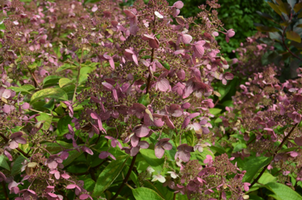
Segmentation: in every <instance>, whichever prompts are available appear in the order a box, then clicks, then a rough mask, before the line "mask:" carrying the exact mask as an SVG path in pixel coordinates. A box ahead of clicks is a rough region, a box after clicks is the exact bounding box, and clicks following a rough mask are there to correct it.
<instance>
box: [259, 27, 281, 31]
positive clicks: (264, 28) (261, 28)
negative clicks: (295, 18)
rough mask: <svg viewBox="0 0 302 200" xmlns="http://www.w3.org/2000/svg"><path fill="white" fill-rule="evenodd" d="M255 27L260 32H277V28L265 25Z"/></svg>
mask: <svg viewBox="0 0 302 200" xmlns="http://www.w3.org/2000/svg"><path fill="white" fill-rule="evenodd" d="M256 29H257V30H258V31H261V32H278V29H276V28H274V27H267V26H257V27H256Z"/></svg>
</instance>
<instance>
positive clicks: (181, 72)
mask: <svg viewBox="0 0 302 200" xmlns="http://www.w3.org/2000/svg"><path fill="white" fill-rule="evenodd" d="M177 77H178V78H179V79H180V80H184V79H185V78H186V72H185V70H183V69H181V70H179V71H178V72H177Z"/></svg>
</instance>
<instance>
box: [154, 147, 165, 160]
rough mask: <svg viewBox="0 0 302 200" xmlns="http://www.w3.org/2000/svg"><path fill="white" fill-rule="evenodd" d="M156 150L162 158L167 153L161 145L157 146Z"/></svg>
mask: <svg viewBox="0 0 302 200" xmlns="http://www.w3.org/2000/svg"><path fill="white" fill-rule="evenodd" d="M154 152H155V156H156V157H157V158H162V157H163V155H164V154H165V150H164V149H163V148H162V147H160V146H155V149H154Z"/></svg>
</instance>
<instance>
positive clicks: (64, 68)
mask: <svg viewBox="0 0 302 200" xmlns="http://www.w3.org/2000/svg"><path fill="white" fill-rule="evenodd" d="M76 68H77V66H75V65H71V64H68V63H64V64H63V65H62V66H61V67H59V68H58V69H57V71H56V72H62V71H64V70H66V69H76Z"/></svg>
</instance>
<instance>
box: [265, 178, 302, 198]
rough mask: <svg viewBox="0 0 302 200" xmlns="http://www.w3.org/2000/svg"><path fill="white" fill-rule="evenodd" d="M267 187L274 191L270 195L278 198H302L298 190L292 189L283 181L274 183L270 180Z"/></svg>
mask: <svg viewBox="0 0 302 200" xmlns="http://www.w3.org/2000/svg"><path fill="white" fill-rule="evenodd" d="M265 186H266V188H267V189H269V190H270V191H272V192H273V193H274V194H272V195H269V196H271V197H274V198H275V199H277V200H297V199H302V196H300V195H299V194H298V193H297V192H296V191H294V190H293V189H291V188H290V187H288V186H286V185H284V184H281V183H274V182H270V183H267V184H266V185H265Z"/></svg>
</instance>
